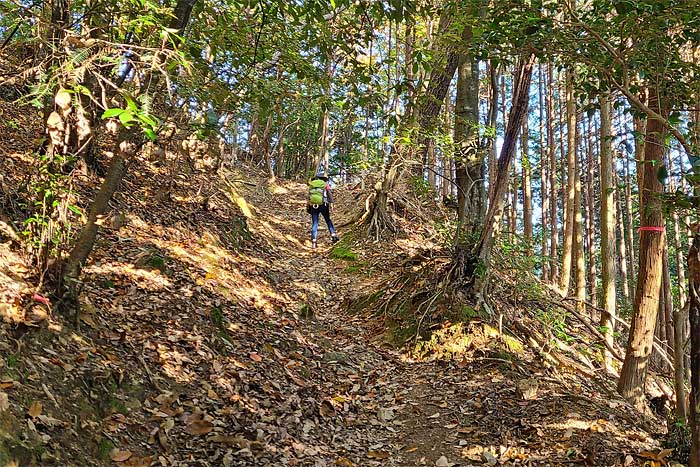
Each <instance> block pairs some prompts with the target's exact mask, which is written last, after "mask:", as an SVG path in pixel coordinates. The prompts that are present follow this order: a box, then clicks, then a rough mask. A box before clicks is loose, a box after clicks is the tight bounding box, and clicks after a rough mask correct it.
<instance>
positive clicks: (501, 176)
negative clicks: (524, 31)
mask: <svg viewBox="0 0 700 467" xmlns="http://www.w3.org/2000/svg"><path fill="white" fill-rule="evenodd" d="M534 62H535V57H534V55H530V56H527V57H523V58H522V60H521V62H520V64H519V65H518V68H517V71H516V73H515V74H514V80H513V81H514V83H513V104H512V105H511V109H510V114H509V115H508V123H507V125H506V131H505V134H504V137H503V146H502V147H501V154H500V156H499V158H498V168H497V174H498V175H497V178H496V189H495V193H494V197H493V198H492V199H491V200H490V201H491V202H490V203H489V209H488V211H487V213H486V218H485V222H484V228H483V229H482V231H481V237H480V239H479V243H478V244H477V245H476V248H475V249H474V253H475V254H474V255H473V257H474V258H476V259H478V263H481V264H482V265H483V266H484V267H485V268H486V270H487V271H488V268H489V266H490V257H491V249H492V247H493V244H494V241H495V237H494V235H495V232H496V231H497V226H498V225H499V224H500V222H501V214H502V212H503V198H504V195H505V193H506V191H507V189H508V168H509V167H510V165H511V163H512V161H513V157H514V155H515V148H516V141H517V137H518V132H519V131H520V128H521V126H522V122H523V119H524V118H526V116H527V109H528V101H529V91H530V81H531V79H532V69H533V67H534ZM478 263H476V264H472V270H471V271H470V273H471V275H473V274H474V270H475V269H474V268H476V267H477V266H478ZM478 282H479V281H476V282H475V285H476V286H477V288H476V290H477V294H479V295H480V294H481V293H482V290H481V289H482V287H483V284H479V283H478Z"/></svg>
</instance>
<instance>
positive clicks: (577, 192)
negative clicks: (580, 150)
mask: <svg viewBox="0 0 700 467" xmlns="http://www.w3.org/2000/svg"><path fill="white" fill-rule="evenodd" d="M569 176H571V175H569ZM581 198H582V190H581V163H580V161H579V157H578V155H577V156H576V169H575V172H574V209H575V213H574V260H575V265H576V307H577V310H578V311H579V312H584V311H585V308H586V304H585V303H584V302H585V301H586V252H585V250H584V246H583V215H582V209H583V206H582V203H581V202H582V199H581Z"/></svg>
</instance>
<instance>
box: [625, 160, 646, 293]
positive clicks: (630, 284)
mask: <svg viewBox="0 0 700 467" xmlns="http://www.w3.org/2000/svg"><path fill="white" fill-rule="evenodd" d="M639 157H644V155H643V154H640V156H639ZM624 206H625V214H626V215H627V222H626V223H625V247H626V249H625V256H626V257H627V265H626V266H625V270H626V271H627V283H626V284H625V290H624V294H623V297H624V298H625V305H627V306H629V304H630V302H631V301H632V291H633V290H634V289H635V282H636V280H635V274H634V268H635V267H636V266H635V265H636V262H637V258H636V255H635V247H634V243H635V242H634V221H633V219H634V217H633V214H632V176H631V175H630V161H629V158H626V159H625V205H624ZM640 212H641V210H640Z"/></svg>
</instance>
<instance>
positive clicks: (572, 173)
mask: <svg viewBox="0 0 700 467" xmlns="http://www.w3.org/2000/svg"><path fill="white" fill-rule="evenodd" d="M573 80H574V77H573V71H571V70H567V72H566V129H567V138H566V146H567V148H566V151H567V159H566V160H567V169H566V204H565V205H564V214H565V217H564V246H563V251H562V260H561V276H559V290H560V291H561V293H562V295H567V294H568V293H569V286H570V282H571V270H572V268H573V264H574V261H573V258H574V255H573V254H574V244H575V235H576V228H575V224H576V212H577V208H576V166H577V165H578V164H577V163H576V161H577V158H576V102H575V101H574V88H573V86H574V84H573Z"/></svg>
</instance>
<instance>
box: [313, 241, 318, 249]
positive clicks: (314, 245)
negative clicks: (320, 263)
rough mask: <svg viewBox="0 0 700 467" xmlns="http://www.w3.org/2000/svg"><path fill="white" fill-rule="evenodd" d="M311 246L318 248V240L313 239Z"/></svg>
mask: <svg viewBox="0 0 700 467" xmlns="http://www.w3.org/2000/svg"><path fill="white" fill-rule="evenodd" d="M311 248H313V249H314V250H315V249H316V248H318V244H317V243H316V240H311Z"/></svg>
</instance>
